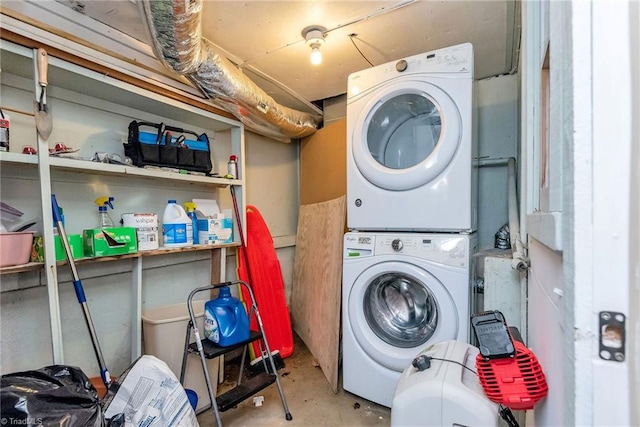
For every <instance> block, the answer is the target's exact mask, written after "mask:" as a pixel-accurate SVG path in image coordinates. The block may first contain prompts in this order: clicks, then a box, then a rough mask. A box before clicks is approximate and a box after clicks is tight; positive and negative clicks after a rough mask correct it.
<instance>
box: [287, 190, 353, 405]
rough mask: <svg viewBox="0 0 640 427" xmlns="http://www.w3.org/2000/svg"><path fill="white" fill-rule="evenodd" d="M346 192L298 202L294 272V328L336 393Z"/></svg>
mask: <svg viewBox="0 0 640 427" xmlns="http://www.w3.org/2000/svg"><path fill="white" fill-rule="evenodd" d="M345 210H346V196H341V197H339V198H337V199H333V200H330V201H328V202H321V203H315V204H308V205H303V206H301V207H300V217H299V219H298V240H297V245H296V255H295V262H294V272H293V291H292V296H291V317H292V321H293V329H294V331H296V333H297V334H298V336H300V338H301V339H302V340H303V341H304V343H305V344H306V345H307V347H308V348H309V350H310V351H311V353H312V354H313V356H314V357H315V358H316V360H317V361H318V363H319V365H320V368H321V369H322V371H323V372H324V374H325V376H326V377H327V381H329V384H330V385H331V388H332V389H333V391H334V393H337V392H338V364H339V347H340V295H341V284H342V236H343V231H344V218H345Z"/></svg>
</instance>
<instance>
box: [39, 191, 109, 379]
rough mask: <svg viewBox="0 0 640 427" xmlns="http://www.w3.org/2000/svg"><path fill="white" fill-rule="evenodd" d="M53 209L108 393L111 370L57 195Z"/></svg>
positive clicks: (52, 202)
mask: <svg viewBox="0 0 640 427" xmlns="http://www.w3.org/2000/svg"><path fill="white" fill-rule="evenodd" d="M51 207H52V210H53V221H54V222H55V223H56V226H57V228H58V235H59V236H60V241H61V243H62V246H64V251H65V253H66V254H67V260H69V267H70V268H71V274H72V276H73V287H74V288H75V291H76V297H77V298H78V302H79V303H80V305H81V306H82V314H84V320H85V321H86V323H87V327H88V328H89V335H91V343H92V344H93V351H94V352H95V354H96V357H97V358H98V366H99V367H100V377H102V382H103V383H104V385H105V387H107V391H108V390H109V386H110V385H111V376H110V375H109V370H108V369H107V365H106V364H105V362H104V357H103V356H102V350H100V343H99V342H98V336H97V334H96V329H95V327H94V326H93V320H91V313H90V312H89V306H88V305H87V298H86V297H85V295H84V289H83V287H82V282H81V281H80V278H79V277H78V270H77V269H76V263H75V261H74V260H73V253H72V252H71V246H69V241H68V240H67V233H66V231H65V230H64V225H63V224H62V216H60V208H59V207H58V202H57V200H56V196H55V194H52V195H51Z"/></svg>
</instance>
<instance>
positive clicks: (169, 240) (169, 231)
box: [162, 200, 193, 248]
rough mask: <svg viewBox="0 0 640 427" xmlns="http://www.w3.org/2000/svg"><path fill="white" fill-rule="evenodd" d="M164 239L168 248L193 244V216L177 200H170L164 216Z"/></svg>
mask: <svg viewBox="0 0 640 427" xmlns="http://www.w3.org/2000/svg"><path fill="white" fill-rule="evenodd" d="M162 240H163V243H164V247H166V248H178V247H182V246H191V245H193V225H192V222H191V218H189V216H187V213H186V212H185V211H184V209H182V206H180V205H179V204H177V203H176V201H175V200H169V203H167V206H166V207H165V208H164V215H163V216H162Z"/></svg>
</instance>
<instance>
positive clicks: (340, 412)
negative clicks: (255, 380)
mask: <svg viewBox="0 0 640 427" xmlns="http://www.w3.org/2000/svg"><path fill="white" fill-rule="evenodd" d="M294 339H295V342H294V352H293V355H292V356H290V357H288V358H286V359H285V360H284V362H285V367H284V368H283V369H280V370H279V371H278V373H279V374H280V384H281V385H282V389H283V391H284V395H285V398H286V400H287V405H288V406H289V412H290V413H291V415H292V416H293V420H291V421H287V420H286V419H285V413H284V410H283V407H282V403H281V401H280V397H279V395H278V388H277V387H276V384H273V385H271V386H269V387H267V388H266V389H264V390H262V391H261V392H259V393H257V394H256V395H255V396H263V397H264V403H263V404H262V406H254V404H253V399H252V398H249V399H247V400H245V401H244V402H242V403H240V404H239V405H238V406H237V407H236V408H233V409H230V410H228V411H226V412H222V413H221V414H220V418H221V420H222V424H223V425H224V426H226V427H234V426H237V427H240V426H291V427H293V426H388V425H389V424H390V415H391V410H390V409H389V408H386V407H384V406H380V405H377V404H375V403H373V402H370V401H368V400H365V399H362V398H360V397H358V396H355V395H353V394H351V393H348V392H345V391H344V390H343V389H342V379H341V378H340V380H339V383H338V393H337V394H334V393H333V391H332V390H331V387H330V385H329V383H328V382H327V379H326V378H325V376H324V374H323V372H322V370H321V369H320V368H319V367H316V366H315V363H314V358H313V356H312V355H311V353H310V352H309V350H308V349H307V347H306V346H305V345H304V343H303V342H302V340H300V339H299V338H298V337H297V336H296V335H294ZM238 360H239V359H238ZM238 363H239V362H238ZM236 365H237V363H235V364H234V363H232V362H231V361H227V363H226V366H225V383H223V384H221V385H219V389H220V390H223V389H225V387H232V386H233V385H234V382H235V381H236V379H237V369H236V368H235V366H236ZM255 396H254V397H255ZM198 422H199V423H200V426H201V427H215V426H216V420H215V417H214V415H213V412H212V411H211V410H207V411H206V412H203V413H201V414H200V415H199V416H198Z"/></svg>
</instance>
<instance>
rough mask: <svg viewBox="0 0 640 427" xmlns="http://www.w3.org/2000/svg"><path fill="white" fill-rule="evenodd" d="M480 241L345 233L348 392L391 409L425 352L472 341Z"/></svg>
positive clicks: (470, 237)
mask: <svg viewBox="0 0 640 427" xmlns="http://www.w3.org/2000/svg"><path fill="white" fill-rule="evenodd" d="M475 248H476V235H475V233H472V234H470V235H455V234H451V235H442V234H441V235H438V234H422V233H420V234H419V233H412V234H409V233H377V234H374V233H362V232H358V233H346V234H345V237H344V258H343V279H342V280H343V281H342V354H343V357H342V369H343V372H342V378H343V388H344V389H345V390H346V391H349V392H351V393H353V394H356V395H358V396H361V397H363V398H365V399H367V400H370V401H373V402H375V403H378V404H380V405H384V406H387V407H391V403H392V401H393V396H394V391H395V388H396V384H397V382H398V380H399V379H400V375H401V374H402V372H403V371H404V369H405V368H406V367H407V366H408V365H409V364H410V363H411V361H412V360H413V358H414V357H415V356H416V355H417V354H418V353H420V351H422V350H423V349H425V348H426V347H427V346H429V345H431V344H434V343H437V342H441V341H448V340H459V341H464V342H468V341H469V330H470V329H469V317H470V313H469V305H470V295H471V292H470V289H471V271H472V270H471V261H472V254H473V253H474V252H475Z"/></svg>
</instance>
